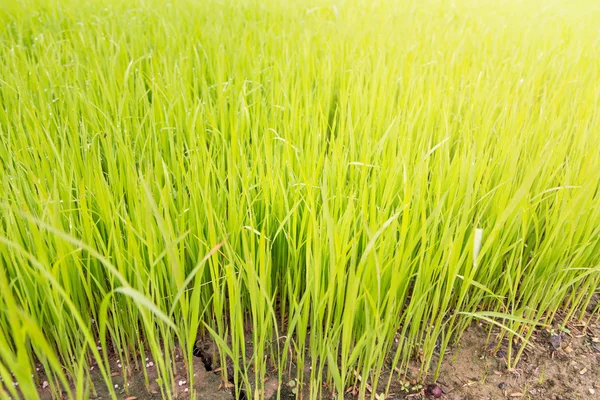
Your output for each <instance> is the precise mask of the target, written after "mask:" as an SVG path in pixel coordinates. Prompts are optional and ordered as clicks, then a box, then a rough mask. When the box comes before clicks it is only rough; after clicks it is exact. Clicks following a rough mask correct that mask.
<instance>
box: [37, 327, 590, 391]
mask: <svg viewBox="0 0 600 400" xmlns="http://www.w3.org/2000/svg"><path fill="white" fill-rule="evenodd" d="M487 337H488V329H487V328H486V327H485V326H483V325H481V324H479V325H478V324H474V325H473V326H472V327H470V328H469V329H468V330H467V331H466V332H465V334H464V335H463V337H462V339H461V341H460V343H459V344H458V345H457V346H454V347H453V348H451V349H449V351H447V353H446V356H445V358H444V361H443V362H442V367H441V372H440V377H439V378H438V380H437V382H420V383H419V382H417V384H419V385H421V386H422V388H418V389H416V390H411V389H408V391H406V389H403V388H402V386H401V383H400V380H399V379H396V380H394V381H393V382H394V383H393V384H392V386H391V390H390V395H389V396H388V397H387V399H414V400H419V399H423V400H424V399H429V398H441V399H446V400H500V399H509V400H520V399H548V400H576V399H599V400H600V322H599V321H598V320H596V321H595V323H591V324H589V325H587V326H585V325H584V324H582V323H580V324H578V323H571V324H569V325H568V332H563V333H561V334H551V333H550V332H547V331H539V332H537V333H536V334H535V335H534V338H533V339H532V341H531V345H530V346H528V347H527V350H526V351H525V352H524V355H523V358H522V360H521V361H520V362H519V364H518V365H517V367H516V368H514V369H507V365H506V353H507V348H506V343H503V344H502V345H501V346H500V347H499V348H498V347H497V346H495V343H494V344H492V345H487V346H486V338H487ZM198 355H199V357H195V358H194V371H195V384H194V388H195V390H196V393H197V395H198V397H197V398H198V399H206V400H211V399H216V400H229V399H233V398H234V395H233V392H232V390H233V388H232V386H233V385H231V384H230V383H226V384H223V383H222V382H221V378H220V375H219V372H218V370H217V371H207V368H206V365H207V364H206V361H207V360H206V357H205V356H204V357H200V356H202V354H198ZM146 363H147V366H148V365H150V367H149V368H147V370H148V371H149V376H148V379H149V381H150V382H154V383H153V384H151V385H150V389H149V390H148V389H147V388H146V385H145V379H144V376H143V374H141V373H135V372H133V373H131V374H129V376H128V381H127V382H124V381H123V377H122V374H121V367H120V364H119V363H117V362H115V363H114V365H113V366H112V370H113V371H112V372H113V375H114V376H113V377H112V379H113V384H114V385H115V388H116V390H117V392H118V393H119V394H120V396H121V398H122V399H126V400H136V399H137V400H158V399H161V398H162V396H161V394H160V392H159V391H158V386H157V384H156V382H155V380H156V375H154V376H153V373H154V374H155V372H154V371H155V368H153V366H152V361H151V360H146ZM178 367H179V368H178V371H181V372H183V371H184V365H183V363H182V362H180V363H178ZM209 369H210V365H209ZM176 379H177V381H178V387H177V393H176V397H177V398H180V399H189V398H190V396H189V393H190V389H191V388H190V386H189V383H188V382H187V381H186V380H185V378H184V377H183V374H181V377H180V378H178V377H177V376H176ZM94 381H95V382H96V383H97V385H96V387H97V388H98V393H97V396H96V397H93V398H94V399H97V400H102V399H108V398H110V397H109V396H108V391H106V389H105V388H104V386H105V385H104V383H103V381H102V380H101V379H100V377H99V376H96V377H95V378H94ZM125 385H127V389H128V390H125ZM265 387H266V389H267V391H268V393H267V398H272V399H276V398H277V392H278V390H280V391H281V399H293V398H294V397H295V396H294V394H293V393H292V389H291V388H290V387H288V384H287V383H284V384H282V385H280V384H279V382H278V381H277V379H276V378H274V377H270V378H269V379H268V380H267V381H266V383H265ZM103 388H104V389H103ZM434 390H437V391H438V392H439V394H440V395H441V397H435V396H434V395H433V394H432V391H434ZM302 392H303V393H308V388H306V387H305V388H303V390H302ZM325 392H326V391H325ZM40 394H41V395H42V398H44V399H50V394H49V391H48V389H40ZM327 396H328V395H324V398H325V397H327ZM329 397H330V396H329ZM344 397H345V398H346V399H353V398H356V397H355V396H352V393H351V392H349V393H346V395H345V396H344ZM246 398H250V396H246ZM306 398H307V397H306Z"/></svg>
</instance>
